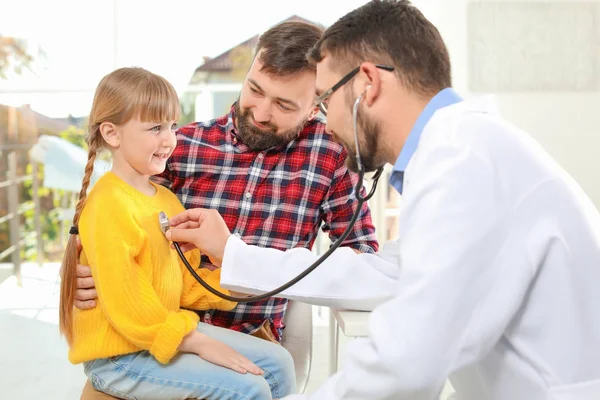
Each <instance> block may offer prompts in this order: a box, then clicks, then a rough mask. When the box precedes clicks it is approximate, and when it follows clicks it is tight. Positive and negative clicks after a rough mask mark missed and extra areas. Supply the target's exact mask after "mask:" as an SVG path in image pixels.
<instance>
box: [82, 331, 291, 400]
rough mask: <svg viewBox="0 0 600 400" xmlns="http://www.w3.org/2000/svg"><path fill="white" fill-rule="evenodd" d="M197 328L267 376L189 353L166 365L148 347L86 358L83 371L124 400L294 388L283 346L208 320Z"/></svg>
mask: <svg viewBox="0 0 600 400" xmlns="http://www.w3.org/2000/svg"><path fill="white" fill-rule="evenodd" d="M197 330H198V331H199V332H202V333H204V334H205V335H207V336H210V337H212V338H214V339H217V340H219V341H221V342H223V343H225V344H227V345H228V346H230V347H232V348H233V349H235V350H236V351H238V352H239V353H241V354H242V355H244V356H245V357H246V358H248V359H249V360H250V361H252V362H254V363H255V364H256V365H257V366H258V367H259V368H261V369H262V370H263V371H264V372H265V374H264V375H263V376H260V375H253V374H250V373H247V374H240V373H238V372H235V371H232V370H230V369H228V368H224V367H220V366H218V365H215V364H212V363H210V362H208V361H206V360H203V359H202V358H200V357H199V356H197V355H196V354H187V353H186V354H184V353H182V354H178V355H176V356H175V357H174V358H173V359H172V360H171V362H170V363H169V364H167V365H164V364H160V363H159V362H158V361H156V360H155V359H154V357H153V356H152V355H151V354H150V353H148V352H147V351H141V352H138V353H132V354H126V355H122V356H117V357H110V358H104V359H98V360H92V361H88V362H86V363H84V371H85V374H86V375H87V376H88V378H89V379H90V381H91V382H92V385H93V386H94V388H95V389H96V390H99V391H101V392H104V393H106V394H109V395H111V396H114V397H118V398H120V399H132V400H137V399H149V400H150V399H156V400H167V399H211V400H212V399H219V400H271V399H279V398H282V397H284V396H286V395H289V394H291V393H294V392H295V390H296V375H295V372H294V364H293V361H292V357H291V355H290V354H289V353H288V351H287V350H286V349H284V348H283V347H281V346H279V345H277V344H274V343H271V342H268V341H266V340H263V339H258V338H255V337H253V336H250V335H247V334H244V333H240V332H235V331H232V330H229V329H224V328H219V327H216V326H212V325H208V324H204V323H199V324H198V327H197Z"/></svg>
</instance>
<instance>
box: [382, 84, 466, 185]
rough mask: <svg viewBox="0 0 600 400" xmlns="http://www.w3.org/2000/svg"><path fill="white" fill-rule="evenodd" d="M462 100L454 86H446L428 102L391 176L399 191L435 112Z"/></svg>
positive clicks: (391, 182) (407, 139)
mask: <svg viewBox="0 0 600 400" xmlns="http://www.w3.org/2000/svg"><path fill="white" fill-rule="evenodd" d="M460 101H462V98H461V97H460V95H459V94H458V93H456V91H455V90H454V89H452V88H446V89H443V90H441V91H440V92H438V93H437V94H436V95H435V96H434V97H433V98H432V99H431V100H430V101H429V103H427V105H426V106H425V108H424V109H423V111H422V112H421V114H420V115H419V117H418V118H417V121H416V122H415V124H414V125H413V128H412V129H411V131H410V133H409V134H408V137H407V138H406V142H405V143H404V146H403V147H402V150H401V151H400V155H399V156H398V159H397V160H396V163H395V164H394V167H393V169H392V174H391V176H390V184H391V185H392V186H393V187H394V188H395V189H396V190H397V191H398V192H399V193H402V183H403V178H404V171H405V170H406V167H407V165H408V162H409V161H410V159H411V158H412V156H413V154H414V153H415V151H416V150H417V145H418V144H419V139H420V138H421V133H422V132H423V129H424V128H425V125H426V124H427V122H429V120H430V119H431V117H432V116H433V114H434V113H435V112H436V111H437V110H439V109H440V108H444V107H446V106H449V105H452V104H455V103H458V102H460Z"/></svg>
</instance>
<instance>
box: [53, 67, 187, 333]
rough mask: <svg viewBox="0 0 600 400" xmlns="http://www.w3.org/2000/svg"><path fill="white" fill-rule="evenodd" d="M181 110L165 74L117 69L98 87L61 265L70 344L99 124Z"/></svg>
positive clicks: (62, 320) (64, 328)
mask: <svg viewBox="0 0 600 400" xmlns="http://www.w3.org/2000/svg"><path fill="white" fill-rule="evenodd" d="M179 110H180V109H179V98H178V97H177V92H176V91H175V89H174V88H173V86H172V85H171V84H170V83H169V82H168V81H167V80H166V79H164V78H163V77H161V76H158V75H155V74H153V73H151V72H149V71H147V70H145V69H143V68H120V69H117V70H115V71H113V72H111V73H110V74H108V75H106V76H105V77H104V78H102V80H101V81H100V83H99V85H98V87H97V88H96V93H95V94H94V101H93V103H92V110H91V112H90V116H89V121H88V134H87V137H86V142H87V144H88V161H87V163H86V165H85V172H84V175H83V182H82V183H81V190H80V191H79V200H78V201H77V205H76V207H75V215H74V216H73V226H72V227H71V231H70V232H69V233H70V234H71V235H70V237H69V241H68V243H67V248H66V249H65V254H64V257H63V262H62V267H61V285H60V305H59V329H60V332H61V333H62V334H63V335H64V336H65V338H66V339H67V342H68V343H69V344H70V343H72V340H73V306H74V303H75V291H76V290H77V263H78V260H79V256H78V253H79V251H78V248H77V247H78V245H77V236H76V235H77V234H78V229H79V218H80V217H81V212H82V210H83V207H84V205H85V200H86V198H87V190H88V188H89V185H90V179H91V177H92V172H93V170H94V162H95V161H96V157H97V156H98V153H99V151H100V150H102V149H103V148H106V147H107V146H106V143H105V142H104V139H103V138H102V134H101V133H100V126H101V125H102V124H103V123H112V124H114V125H117V126H118V125H123V124H125V123H127V122H129V121H130V120H132V119H134V118H139V120H140V121H142V122H164V121H172V120H175V121H176V120H177V119H179Z"/></svg>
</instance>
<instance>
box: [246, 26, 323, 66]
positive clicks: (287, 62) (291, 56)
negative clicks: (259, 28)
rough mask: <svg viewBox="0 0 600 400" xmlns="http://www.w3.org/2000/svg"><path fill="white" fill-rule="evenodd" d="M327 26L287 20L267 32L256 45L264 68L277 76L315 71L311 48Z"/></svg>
mask: <svg viewBox="0 0 600 400" xmlns="http://www.w3.org/2000/svg"><path fill="white" fill-rule="evenodd" d="M323 32H324V29H323V27H321V26H318V25H314V24H311V23H308V22H292V21H290V22H283V23H281V24H279V25H276V26H274V27H272V28H271V29H269V30H268V31H266V32H264V33H263V34H262V35H261V36H260V38H259V40H258V44H257V46H256V53H257V54H258V53H259V52H261V53H260V55H259V60H260V62H261V63H262V64H263V66H262V68H261V71H262V72H265V73H267V74H272V75H276V76H287V75H293V74H296V73H298V72H302V71H307V70H308V71H315V66H314V65H312V64H311V63H309V62H308V60H307V59H306V55H307V54H308V51H309V50H310V49H311V48H312V47H313V46H314V45H315V44H316V43H317V41H318V40H319V39H320V38H321V35H322V34H323Z"/></svg>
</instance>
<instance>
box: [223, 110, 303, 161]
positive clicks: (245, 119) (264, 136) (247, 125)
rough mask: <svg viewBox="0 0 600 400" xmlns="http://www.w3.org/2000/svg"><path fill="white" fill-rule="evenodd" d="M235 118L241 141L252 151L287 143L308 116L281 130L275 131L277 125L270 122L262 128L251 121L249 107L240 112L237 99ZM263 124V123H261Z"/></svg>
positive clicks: (301, 127) (295, 136) (296, 133)
mask: <svg viewBox="0 0 600 400" xmlns="http://www.w3.org/2000/svg"><path fill="white" fill-rule="evenodd" d="M234 110H235V118H236V121H235V123H236V127H237V134H238V136H239V137H240V139H241V141H242V143H244V144H245V145H246V146H248V147H249V148H250V149H251V150H252V151H262V150H267V149H270V148H272V147H279V146H282V145H287V144H288V143H289V142H291V141H292V140H294V139H296V138H297V137H298V135H299V134H300V131H302V129H303V128H304V125H305V124H306V121H308V117H306V118H304V119H303V120H302V121H300V123H299V124H298V125H296V127H294V128H292V129H289V130H287V131H283V132H279V133H278V132H277V130H278V129H279V128H278V127H277V125H275V124H272V123H267V124H264V125H265V126H266V127H267V129H266V130H262V129H259V128H258V127H256V126H255V125H254V124H253V123H252V122H251V118H253V116H252V113H251V111H250V110H249V109H247V110H245V111H244V112H243V113H242V110H241V108H240V102H239V100H238V101H237V102H236V103H235V109H234ZM261 125H263V124H261Z"/></svg>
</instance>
